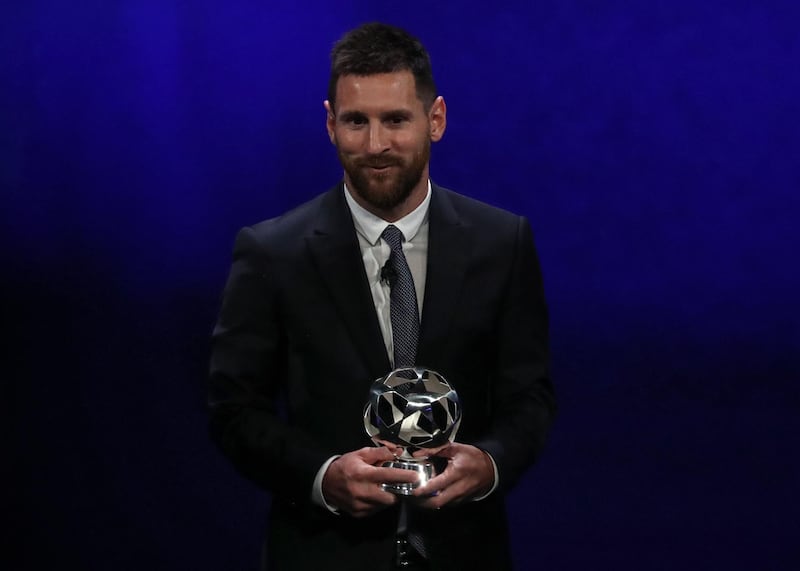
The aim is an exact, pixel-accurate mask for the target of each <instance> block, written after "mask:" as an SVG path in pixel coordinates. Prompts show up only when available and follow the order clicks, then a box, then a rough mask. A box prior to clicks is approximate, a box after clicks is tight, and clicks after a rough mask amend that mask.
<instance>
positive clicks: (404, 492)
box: [381, 458, 434, 496]
mask: <svg viewBox="0 0 800 571" xmlns="http://www.w3.org/2000/svg"><path fill="white" fill-rule="evenodd" d="M381 466H382V467H384V468H399V469H401V470H413V471H414V472H416V473H417V474H418V475H419V480H417V481H416V482H392V483H388V484H381V488H383V489H384V490H385V491H387V492H391V493H393V494H397V495H398V496H410V495H411V494H413V493H414V490H416V489H417V488H419V487H420V486H421V485H422V484H424V483H426V482H427V481H428V480H430V479H431V478H433V474H434V469H433V464H431V463H430V462H428V461H426V460H401V459H399V458H398V459H396V460H392V461H390V462H384V463H383V464H381Z"/></svg>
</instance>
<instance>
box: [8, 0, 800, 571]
mask: <svg viewBox="0 0 800 571" xmlns="http://www.w3.org/2000/svg"><path fill="white" fill-rule="evenodd" d="M375 19H377V20H383V21H388V22H391V23H394V24H398V25H401V26H404V27H407V28H408V29H409V30H410V31H412V32H413V33H415V34H417V35H418V36H419V37H420V38H421V39H422V40H423V42H424V43H425V44H426V45H427V47H428V49H429V51H430V52H431V54H432V60H433V66H434V72H435V74H436V77H437V82H438V84H439V88H440V92H441V93H442V94H443V95H444V96H445V98H446V101H447V103H448V116H449V125H448V129H447V133H446V135H445V138H444V140H443V142H441V143H440V144H438V145H436V146H435V147H434V149H433V158H432V176H433V178H434V180H436V181H437V182H438V183H440V184H443V185H445V186H448V187H451V188H454V189H457V190H459V191H461V192H464V193H466V194H469V195H472V196H475V197H478V198H480V199H483V200H485V201H488V202H490V203H493V204H496V205H500V206H503V207H506V208H508V209H511V210H514V211H516V212H519V213H523V214H525V215H527V216H528V217H529V218H530V219H531V221H532V224H533V227H534V231H535V234H536V238H537V244H538V248H539V253H540V256H541V260H542V265H543V268H544V272H545V281H546V287H547V294H548V300H549V304H550V309H551V313H552V349H553V374H554V379H555V382H556V386H557V389H558V393H559V397H560V405H561V412H560V416H559V418H558V421H557V424H556V426H555V428H554V431H553V434H552V438H551V440H550V443H549V446H548V449H547V451H546V452H545V454H544V455H543V457H542V458H541V461H540V463H539V465H538V466H536V467H535V468H534V469H533V470H531V471H530V472H529V474H528V476H527V477H526V478H525V479H524V480H523V482H522V483H521V485H520V486H519V487H518V488H517V489H516V490H515V492H514V493H513V494H512V496H511V497H510V498H509V505H510V510H511V519H512V525H513V541H514V556H515V559H516V561H517V563H518V566H519V568H520V569H533V568H537V569H559V570H571V569H748V570H751V569H761V570H773V569H797V568H800V547H799V546H798V540H797V538H798V536H800V526H799V525H798V513H800V509H798V508H800V506H799V505H798V503H799V502H798V499H797V498H798V495H800V494H798V493H797V487H798V481H800V474H799V473H798V472H800V470H798V468H800V462H798V458H797V453H798V446H797V441H798V434H800V420H798V412H800V390H798V383H800V329H798V321H800V296H798V291H800V271H798V269H797V265H798V262H797V260H798V254H797V249H798V245H799V244H800V240H798V234H799V232H798V229H797V227H798V219H799V217H800V199H798V189H800V162H799V161H798V157H800V65H799V62H800V32H798V29H800V28H798V22H799V21H800V9H798V8H797V4H796V3H794V2H789V1H786V2H780V1H773V2H764V3H757V2H744V1H738V2H737V1H730V2H724V1H721V0H709V1H707V2H698V3H695V2H693V1H689V0H674V1H673V2H660V1H652V2H636V3H635V2H622V1H612V0H609V1H604V2H588V1H587V2H578V1H564V0H561V1H555V0H546V1H540V2H516V3H515V2H510V3H505V4H503V3H491V4H486V5H483V4H468V3H456V2H439V3H419V4H405V3H399V2H393V1H387V2H381V3H376V2H374V1H370V2H352V3H349V4H338V5H337V4H332V3H330V2H320V1H300V2H294V3H292V2H237V1H234V2H230V3H223V2H212V1H210V0H205V1H195V2H177V1H168V0H163V1H160V2H137V1H133V0H128V1H123V0H120V1H116V2H108V1H95V2H56V1H51V2H47V1H39V2H35V1H30V2H22V1H19V2H13V1H12V2H7V3H4V4H3V6H2V8H0V58H1V59H0V82H1V83H0V161H1V162H0V167H1V168H0V187H1V188H2V207H0V220H1V221H2V234H0V241H1V242H0V243H2V266H1V267H2V272H3V278H2V286H3V296H2V305H3V309H2V315H3V317H2V319H3V323H4V326H3V330H4V333H5V337H6V339H7V341H6V343H5V344H4V346H3V347H4V351H3V352H4V363H5V366H4V367H3V370H4V374H3V375H2V377H3V385H4V388H3V390H2V395H3V396H2V399H1V400H2V418H3V421H2V423H3V427H2V428H3V430H2V433H3V441H4V442H3V445H4V450H6V451H10V455H9V454H8V453H5V454H3V456H4V457H5V458H10V460H7V461H4V462H2V463H0V465H2V470H3V474H2V475H3V477H4V479H6V478H7V479H8V480H7V481H10V483H9V484H7V485H6V486H4V492H3V496H2V498H3V505H2V506H0V507H1V508H2V509H1V510H0V512H1V513H2V514H3V515H2V516H0V517H2V519H3V520H6V521H4V523H3V527H4V529H5V530H6V531H5V532H4V533H3V534H2V535H3V538H2V546H1V547H2V556H0V557H2V559H0V566H2V567H3V568H4V569H6V568H8V569H44V568H51V566H55V567H57V568H62V569H83V570H106V569H116V570H127V569H131V570H133V569H195V570H206V569H208V570H211V569H255V568H256V565H257V563H256V562H257V559H258V554H259V549H260V538H261V534H262V533H263V529H264V511H265V508H266V505H267V502H268V498H267V496H266V495H265V494H263V493H261V492H259V491H258V490H256V489H255V487H253V486H252V485H251V484H249V483H248V482H246V481H244V480H242V479H241V478H239V477H238V476H237V475H236V474H235V473H234V471H233V469H232V468H231V467H230V466H229V465H228V464H227V463H226V462H225V461H224V460H223V459H222V457H221V455H220V454H218V453H217V452H216V450H214V449H213V448H212V446H211V444H210V443H209V441H208V439H207V436H206V426H205V423H206V418H205V412H204V382H205V374H206V365H207V359H208V344H209V342H208V338H209V334H210V330H211V327H212V326H213V322H214V319H215V315H216V311H217V309H218V305H219V295H220V292H221V289H222V286H223V283H224V280H225V276H226V274H227V270H228V264H229V258H230V250H231V247H232V244H233V236H234V234H235V232H236V230H237V229H238V228H239V227H240V226H242V225H244V224H250V223H254V222H256V221H258V220H261V219H263V218H267V217H270V216H274V215H277V214H279V213H281V212H283V211H284V210H286V209H287V208H289V207H291V206H293V205H296V204H299V203H300V202H302V201H304V200H306V199H308V198H310V197H312V196H314V195H316V194H317V193H319V192H320V191H322V190H324V189H326V188H328V187H329V186H331V185H332V184H334V183H335V182H336V181H337V180H338V179H339V177H340V168H339V166H338V163H337V161H336V157H335V153H334V150H333V148H332V147H331V146H330V143H329V142H328V139H327V136H326V134H325V130H324V118H325V115H324V111H323V108H322V100H323V99H324V96H325V91H326V87H327V77H328V52H329V50H330V47H331V45H332V43H333V41H334V40H335V39H336V38H338V37H339V36H340V35H341V33H343V32H344V31H345V30H347V29H349V28H351V27H353V26H355V25H357V24H359V23H362V22H365V21H370V20H375ZM5 559H7V560H8V561H5Z"/></svg>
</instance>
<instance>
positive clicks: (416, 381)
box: [364, 367, 461, 496]
mask: <svg viewBox="0 0 800 571" xmlns="http://www.w3.org/2000/svg"><path fill="white" fill-rule="evenodd" d="M460 424H461V403H460V402H459V400H458V395H457V394H456V391H455V390H454V389H453V387H451V386H450V383H448V382H447V380H445V378H444V377H443V376H442V375H440V374H439V373H437V372H436V371H431V370H430V369H425V368H423V367H402V368H399V369H395V370H394V371H392V372H391V373H389V374H388V375H386V376H385V377H381V378H380V379H378V380H376V381H375V382H374V383H373V384H372V387H371V388H370V392H369V400H368V401H367V406H366V407H365V409H364V428H365V429H366V431H367V434H368V435H369V437H370V438H371V439H372V441H373V442H374V443H375V444H376V445H377V446H390V447H393V448H396V447H399V448H402V450H403V451H402V453H401V454H399V455H396V456H395V459H394V460H392V461H390V462H384V463H383V467H385V468H401V469H403V470H413V471H415V472H417V473H418V474H419V481H418V482H417V483H398V484H395V483H387V484H382V487H383V489H384V490H386V491H388V492H392V493H394V494H397V495H401V496H409V495H411V494H412V493H413V491H414V489H416V488H417V487H419V486H421V485H422V484H424V483H425V482H427V481H428V480H429V479H431V478H432V477H433V476H434V475H435V470H434V467H433V464H432V463H431V462H429V461H428V456H425V457H421V458H415V457H413V456H412V454H413V453H414V452H416V451H417V450H429V451H430V452H431V454H434V453H435V452H436V451H437V450H439V449H440V448H442V447H444V446H446V445H447V444H450V443H451V442H453V440H455V437H456V432H457V431H458V427H459V425H460ZM429 455H430V454H429Z"/></svg>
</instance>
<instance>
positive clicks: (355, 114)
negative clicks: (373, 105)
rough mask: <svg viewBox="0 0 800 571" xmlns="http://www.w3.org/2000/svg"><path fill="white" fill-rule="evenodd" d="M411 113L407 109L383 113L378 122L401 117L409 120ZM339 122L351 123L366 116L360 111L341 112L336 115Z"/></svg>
mask: <svg viewBox="0 0 800 571" xmlns="http://www.w3.org/2000/svg"><path fill="white" fill-rule="evenodd" d="M411 115H412V113H411V111H409V110H408V109H393V110H391V111H384V112H383V113H381V114H380V120H381V121H386V120H387V119H392V118H394V117H402V118H404V119H409V118H410V117H411ZM338 118H339V120H340V121H352V120H353V119H366V118H367V114H366V113H363V112H361V111H343V112H342V113H340V114H339V115H338Z"/></svg>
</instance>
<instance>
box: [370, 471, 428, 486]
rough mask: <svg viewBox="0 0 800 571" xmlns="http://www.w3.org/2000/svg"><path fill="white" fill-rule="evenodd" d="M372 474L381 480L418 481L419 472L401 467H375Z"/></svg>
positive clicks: (396, 481) (397, 481)
mask: <svg viewBox="0 0 800 571" xmlns="http://www.w3.org/2000/svg"><path fill="white" fill-rule="evenodd" d="M374 474H375V475H376V476H378V478H379V481H381V482H387V483H388V482H393V483H414V482H418V481H419V479H420V478H419V473H417V472H415V471H414V470H404V469H402V468H376V469H375V472H374Z"/></svg>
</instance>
